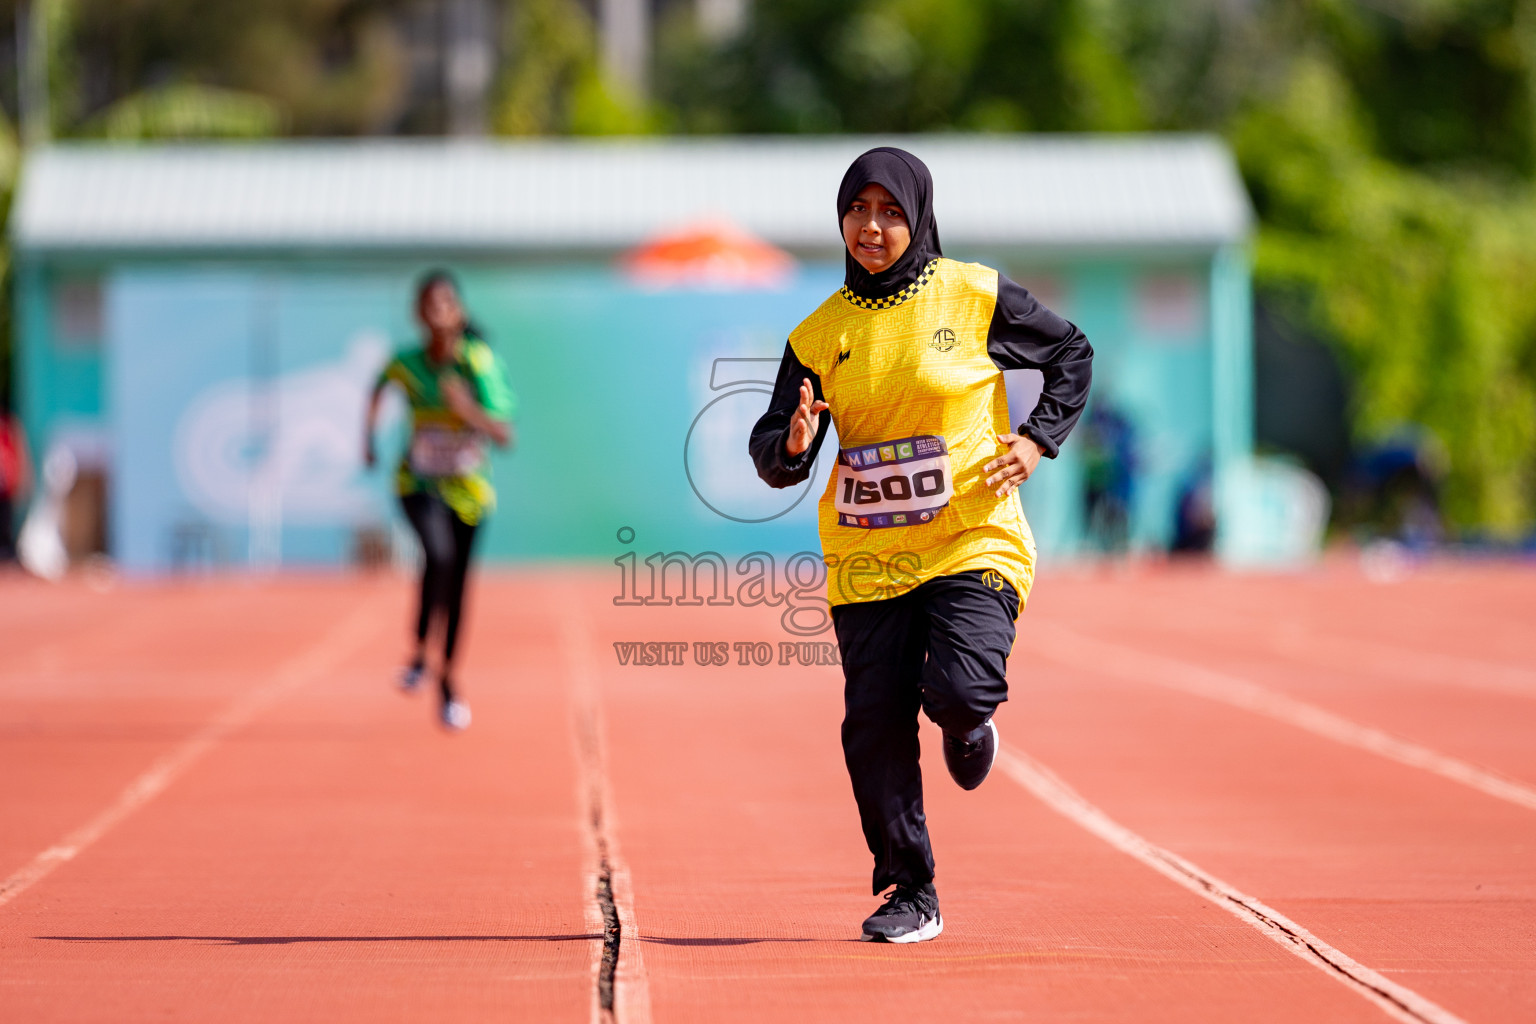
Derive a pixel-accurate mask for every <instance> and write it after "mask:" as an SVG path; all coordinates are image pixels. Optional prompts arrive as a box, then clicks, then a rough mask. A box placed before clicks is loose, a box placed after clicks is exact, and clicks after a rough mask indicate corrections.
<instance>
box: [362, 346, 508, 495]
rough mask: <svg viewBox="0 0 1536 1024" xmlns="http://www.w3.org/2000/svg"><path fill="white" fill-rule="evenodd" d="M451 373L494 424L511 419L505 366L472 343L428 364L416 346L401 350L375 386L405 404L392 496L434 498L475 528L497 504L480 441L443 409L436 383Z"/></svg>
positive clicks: (475, 433) (465, 426) (462, 423)
mask: <svg viewBox="0 0 1536 1024" xmlns="http://www.w3.org/2000/svg"><path fill="white" fill-rule="evenodd" d="M450 374H451V375H455V376H457V377H459V378H461V379H462V380H463V381H464V382H465V383H466V384H468V385H469V387H470V390H471V391H472V393H473V394H474V395H475V397H476V399H478V400H479V402H480V405H481V406H482V407H483V408H484V409H485V412H486V415H488V416H490V417H491V418H492V419H496V420H510V419H511V418H512V416H513V413H514V412H515V411H516V406H517V400H516V398H515V397H514V396H513V394H512V388H511V386H510V385H509V384H508V382H507V374H506V370H505V368H504V367H503V366H502V364H501V360H499V359H497V358H496V353H495V352H493V351H491V347H490V346H489V345H487V344H486V343H485V342H483V341H481V340H479V339H477V338H468V337H466V338H464V339H463V340H462V341H460V342H459V345H458V347H457V349H456V350H455V352H454V354H453V358H452V359H450V360H449V361H448V362H445V363H434V362H431V361H430V360H429V359H428V358H427V353H426V350H425V349H423V348H411V349H405V350H403V351H401V352H399V353H397V354H396V355H395V357H394V358H393V359H391V360H390V361H389V363H388V364H387V365H385V367H384V369H383V370H382V371H381V372H380V373H379V382H378V383H379V386H380V387H383V386H384V385H385V384H397V385H399V387H400V389H401V390H402V391H404V392H405V398H406V401H407V402H408V403H409V404H410V407H411V441H410V444H409V445H408V446H407V447H406V450H405V453H404V455H402V456H401V458H400V465H399V468H398V469H397V470H396V472H395V489H396V492H397V493H399V494H400V495H402V496H404V495H407V494H417V493H420V492H423V491H427V492H431V493H435V494H437V495H438V496H439V497H441V498H442V499H443V501H444V502H445V503H446V504H447V505H448V507H449V508H451V509H453V511H454V513H455V514H456V515H457V516H458V517H459V518H460V519H462V520H463V521H464V522H466V523H469V524H471V525H474V524H477V523H479V522H480V521H481V519H483V518H484V517H485V516H486V515H487V514H488V513H490V512H491V511H492V510H493V509H495V507H496V489H495V488H494V487H493V486H492V485H491V477H490V465H489V462H488V460H487V458H486V450H485V438H484V437H483V436H481V435H480V434H479V433H478V432H477V431H475V430H474V429H473V428H471V427H470V426H469V425H468V424H467V423H465V422H464V421H463V420H462V419H460V418H459V417H458V415H456V414H455V413H454V412H453V411H451V410H450V409H449V408H448V405H447V403H446V402H445V401H444V400H443V396H442V391H441V387H440V382H441V381H442V380H443V379H444V377H446V376H447V375H450Z"/></svg>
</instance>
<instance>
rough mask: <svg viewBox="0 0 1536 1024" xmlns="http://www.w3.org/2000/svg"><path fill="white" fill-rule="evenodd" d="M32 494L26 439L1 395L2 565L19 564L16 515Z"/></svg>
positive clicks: (0, 507) (0, 517)
mask: <svg viewBox="0 0 1536 1024" xmlns="http://www.w3.org/2000/svg"><path fill="white" fill-rule="evenodd" d="M31 493H32V462H31V460H30V459H28V458H27V435H26V434H25V432H23V431H22V429H21V421H20V420H18V419H17V418H16V417H15V416H12V415H11V406H10V400H9V399H8V398H6V397H5V396H3V395H0V565H3V564H7V563H10V562H14V561H15V560H16V522H15V519H16V512H17V510H18V509H19V508H20V507H21V506H22V505H25V504H26V502H27V498H28V497H29V496H30V495H31Z"/></svg>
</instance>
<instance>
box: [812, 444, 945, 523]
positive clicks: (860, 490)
mask: <svg viewBox="0 0 1536 1024" xmlns="http://www.w3.org/2000/svg"><path fill="white" fill-rule="evenodd" d="M954 491H955V488H954V480H953V477H952V475H951V473H950V468H949V446H948V445H946V444H945V443H944V439H943V438H942V437H936V436H934V435H932V434H919V435H918V436H917V437H904V438H902V439H901V440H899V441H883V442H881V443H879V444H875V445H861V446H859V447H858V448H844V449H843V450H842V451H840V452H838V453H837V491H836V497H835V499H834V501H833V506H834V507H835V508H836V509H837V521H838V522H839V523H841V524H842V525H844V526H857V527H860V528H862V529H866V530H875V529H881V528H883V527H890V526H916V525H918V524H920V523H926V522H929V521H930V520H932V519H933V517H934V516H935V515H937V514H938V512H939V510H940V509H942V508H943V507H944V506H945V505H948V504H949V499H950V498H952V497H953V496H954Z"/></svg>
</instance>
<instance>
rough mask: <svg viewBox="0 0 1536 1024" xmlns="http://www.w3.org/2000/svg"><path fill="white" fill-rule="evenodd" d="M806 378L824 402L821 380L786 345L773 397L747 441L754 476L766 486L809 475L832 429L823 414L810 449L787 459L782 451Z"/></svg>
mask: <svg viewBox="0 0 1536 1024" xmlns="http://www.w3.org/2000/svg"><path fill="white" fill-rule="evenodd" d="M806 378H810V381H811V390H812V391H814V392H815V394H816V398H817V399H818V400H824V398H823V396H822V393H821V377H819V376H818V375H817V374H816V373H815V372H813V371H812V370H811V368H810V367H808V366H806V365H805V364H804V363H802V362H801V361H800V358H799V357H798V356H796V355H795V350H794V349H793V348H791V347H790V346H789V345H787V344H786V345H785V346H784V358H783V359H782V360H781V361H780V362H779V375H778V378H777V379H776V380H775V381H774V385H773V397H772V398H771V399H769V400H768V411H767V412H765V413H763V415H762V416H761V417H760V418H759V419H758V421H757V424H756V425H755V426H754V427H753V428H752V437H751V439H750V440H749V441H748V442H747V448H748V450H749V451H751V453H752V461H753V462H754V463H756V464H757V475H758V476H760V477H762V478H763V482H764V483H766V484H767V485H768V486H769V487H793V486H794V485H795V484H798V483H800V482H801V481H802V480H804V479H805V478H806V477H808V476H810V475H811V466H813V465H814V464H815V462H816V453H817V452H819V451H821V443H822V442H823V441H824V440H826V437H827V430H828V429H829V428H830V427H831V426H832V415H831V413H830V412H823V413H822V414H821V427H820V428H819V429H818V430H817V431H816V438H815V440H813V441H812V442H811V446H810V447H809V448H807V449H806V450H805V451H803V452H801V453H800V454H799V455H798V456H791V455H790V454H789V452H788V451H786V450H785V448H784V441H785V438H786V437H787V436H788V435H789V421H790V419H791V418H793V416H794V414H795V409H796V408H797V407H799V405H800V384H801V382H802V381H804V380H805V379H806Z"/></svg>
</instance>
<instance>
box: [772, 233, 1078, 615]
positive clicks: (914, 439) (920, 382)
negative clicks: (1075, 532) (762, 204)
mask: <svg viewBox="0 0 1536 1024" xmlns="http://www.w3.org/2000/svg"><path fill="white" fill-rule="evenodd" d="M1092 364H1093V348H1092V346H1091V345H1089V343H1088V339H1087V338H1086V337H1084V336H1083V332H1082V331H1080V330H1078V328H1077V327H1076V326H1074V325H1073V324H1071V323H1069V322H1068V321H1066V320H1064V319H1062V318H1061V317H1059V316H1057V315H1056V314H1054V313H1052V312H1051V311H1050V310H1048V309H1046V308H1045V307H1044V306H1042V305H1041V304H1040V303H1039V302H1037V301H1036V300H1035V298H1034V296H1032V295H1030V294H1029V292H1028V291H1027V290H1025V289H1024V288H1022V287H1021V286H1019V285H1017V284H1015V283H1014V282H1012V281H1010V280H1008V278H1006V277H1004V276H1003V275H1001V274H999V273H998V272H997V271H995V270H992V269H991V268H989V267H984V266H981V265H979V264H975V263H959V262H956V261H955V260H950V259H943V258H940V259H936V260H934V261H932V262H931V263H929V264H928V266H927V267H926V268H925V269H924V270H923V272H922V273H921V274H920V275H919V276H918V277H917V279H916V280H915V281H914V282H913V283H912V284H910V285H908V286H907V287H906V288H904V289H902V290H901V291H900V292H897V293H896V294H895V295H892V296H890V297H888V298H883V299H866V298H862V297H860V296H858V295H855V294H854V293H853V292H851V291H849V290H848V289H847V288H846V287H845V288H843V289H841V290H839V291H838V292H837V293H836V294H834V295H833V296H831V297H830V298H829V299H827V300H826V301H825V302H823V303H822V304H821V306H820V307H819V308H818V309H817V310H816V311H815V312H814V313H812V314H811V315H810V316H808V317H807V318H806V319H805V320H804V321H803V322H802V323H801V324H800V326H799V327H797V328H795V330H794V331H793V332H792V333H791V334H790V336H789V343H788V345H786V346H785V349H784V359H783V361H782V362H781V363H780V365H779V375H778V380H777V383H776V384H775V385H774V391H773V398H772V400H771V402H770V404H769V408H768V411H767V412H766V413H765V414H764V415H763V417H762V418H761V419H759V420H758V421H757V425H756V426H755V427H754V428H753V430H752V439H751V442H750V448H751V452H752V458H753V461H754V462H755V463H756V464H757V471H758V475H759V476H761V477H762V478H763V480H764V481H766V482H767V483H768V484H770V485H771V486H774V487H789V486H792V485H794V484H797V483H800V482H802V481H804V480H805V478H806V477H807V476H808V475H809V474H810V472H811V467H812V465H813V464H814V462H815V460H816V456H817V454H818V452H819V451H820V449H821V445H822V441H823V440H824V439H825V438H826V435H827V432H828V427H829V425H830V423H836V425H837V436H838V442H839V444H840V445H841V449H840V451H839V452H838V455H837V466H836V470H835V472H833V473H832V474H831V476H830V478H829V479H828V481H827V489H826V491H825V492H824V493H823V494H822V498H821V506H820V513H819V517H818V518H819V525H820V528H821V543H822V551H823V554H824V555H825V557H826V560H827V566H828V573H827V595H828V598H829V600H830V601H831V603H832V604H834V605H839V604H851V603H857V602H862V601H877V600H883V599H885V598H890V597H895V596H897V595H899V594H901V593H904V592H906V591H908V590H911V589H912V588H913V587H916V586H917V585H918V584H920V583H922V582H924V581H926V580H929V579H933V578H934V577H937V576H947V575H952V574H954V573H959V572H967V571H972V570H988V569H990V570H993V571H995V572H997V573H999V574H1001V576H1002V577H1003V578H1005V579H1007V580H1008V582H1009V583H1011V584H1013V588H1014V590H1016V591H1017V592H1018V594H1019V599H1020V607H1021V608H1022V605H1023V601H1024V599H1025V598H1026V597H1027V596H1028V594H1029V589H1030V585H1031V583H1032V582H1033V581H1034V564H1035V544H1034V538H1033V536H1032V535H1031V534H1030V530H1029V524H1028V523H1027V522H1026V521H1025V519H1024V513H1023V510H1022V509H1021V508H1020V507H1019V502H1018V499H1017V497H1015V496H1013V495H1010V496H1009V497H1007V498H999V497H997V495H996V493H995V490H994V489H992V488H989V487H987V485H986V477H987V474H986V473H985V472H984V471H983V470H982V466H984V465H986V464H987V463H988V462H990V461H991V460H992V459H994V458H996V457H997V456H998V455H1000V454H1002V453H1003V451H1004V450H1005V449H1004V448H1003V446H1002V445H1001V444H1000V443H999V442H998V441H997V435H998V434H1004V433H1010V432H1015V431H1013V428H1012V427H1011V426H1010V424H1009V422H1008V399H1007V394H1006V392H1005V390H1004V387H1003V373H1002V371H1004V370H1013V369H1034V370H1040V371H1042V375H1043V376H1044V378H1045V384H1044V390H1043V391H1042V393H1041V396H1040V402H1039V404H1038V405H1037V406H1036V407H1035V410H1034V412H1033V413H1032V414H1031V415H1030V417H1029V420H1028V421H1027V422H1025V423H1023V424H1021V425H1019V427H1018V430H1017V431H1016V432H1017V433H1019V434H1022V435H1025V436H1027V437H1030V438H1032V439H1033V440H1035V441H1036V442H1037V443H1038V444H1039V445H1040V447H1041V448H1043V449H1044V450H1045V454H1046V455H1047V456H1050V457H1052V458H1054V457H1055V456H1056V454H1057V453H1058V452H1059V451H1060V446H1061V443H1062V441H1064V440H1065V439H1066V437H1067V434H1068V433H1069V432H1070V431H1071V430H1072V427H1073V425H1074V424H1075V423H1076V422H1077V419H1078V417H1079V416H1080V415H1081V414H1082V411H1083V405H1084V404H1085V403H1086V402H1087V399H1088V387H1089V384H1090V382H1091V379H1092ZM806 378H809V379H810V381H811V386H812V388H813V390H814V391H815V393H816V397H817V398H819V399H823V400H824V401H826V402H827V404H828V405H829V407H830V411H831V416H830V420H829V419H828V418H827V417H823V419H822V423H821V428H820V430H819V431H818V432H817V435H816V438H815V440H814V441H813V442H812V444H811V446H810V448H808V449H807V450H806V451H805V452H803V453H802V454H801V455H800V456H799V457H797V458H792V457H790V456H789V454H788V453H787V451H786V450H785V447H784V442H785V438H786V436H787V434H788V430H789V422H790V419H791V417H792V416H793V414H794V411H795V408H796V406H797V405H798V404H799V401H800V385H801V381H802V380H804V379H806Z"/></svg>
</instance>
